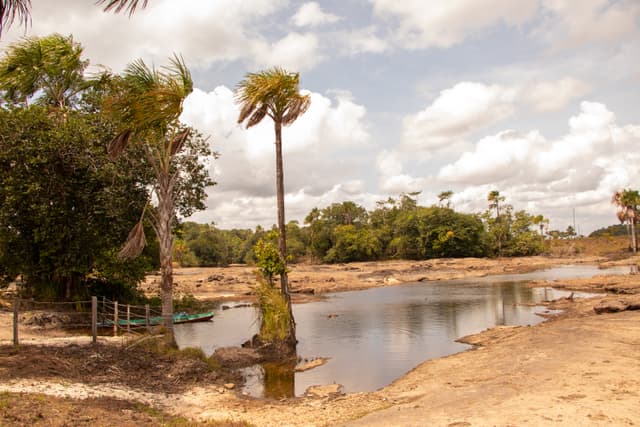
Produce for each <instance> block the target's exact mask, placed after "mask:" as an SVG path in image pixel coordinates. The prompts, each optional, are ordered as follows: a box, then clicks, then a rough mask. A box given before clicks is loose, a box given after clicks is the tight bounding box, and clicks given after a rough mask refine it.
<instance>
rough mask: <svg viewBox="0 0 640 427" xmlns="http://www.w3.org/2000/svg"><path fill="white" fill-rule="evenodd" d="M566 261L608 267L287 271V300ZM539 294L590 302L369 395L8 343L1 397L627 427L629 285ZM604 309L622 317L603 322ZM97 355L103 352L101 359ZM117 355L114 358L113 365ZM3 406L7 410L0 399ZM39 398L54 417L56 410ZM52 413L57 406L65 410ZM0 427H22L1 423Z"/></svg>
mask: <svg viewBox="0 0 640 427" xmlns="http://www.w3.org/2000/svg"><path fill="white" fill-rule="evenodd" d="M579 262H585V263H605V262H607V260H605V259H603V258H601V257H597V256H591V255H589V256H582V257H580V258H579V259H576V258H561V257H530V258H519V259H499V260H486V259H466V260H430V261H423V262H411V261H392V262H380V263H355V264H348V265H336V266H310V265H299V266H294V267H293V269H292V272H291V279H292V282H293V285H294V290H299V291H303V292H304V293H298V294H295V295H296V296H297V298H298V299H299V300H300V301H304V300H306V299H308V298H309V297H310V296H311V297H316V296H317V295H321V294H322V293H324V292H335V291H340V290H353V289H362V288H369V287H374V286H392V285H395V284H399V283H402V282H405V281H418V280H420V279H421V280H444V279H451V278H462V277H479V276H484V275H489V274H497V273H513V272H524V271H530V270H533V269H538V268H543V267H547V266H552V265H560V264H575V263H579ZM636 263H637V260H635V259H627V260H622V261H617V262H615V263H614V264H617V265H626V264H636ZM607 265H611V262H609V263H608V264H607ZM252 279H253V273H252V271H251V268H248V267H240V266H234V267H229V268H220V269H217V268H216V269H178V270H177V274H176V283H177V288H178V291H179V292H182V293H185V294H186V293H191V294H193V295H195V296H196V297H198V298H206V299H236V300H237V299H242V300H244V299H246V298H248V297H250V295H248V293H250V292H251V283H252ZM154 280H157V278H154V277H150V278H149V280H148V284H149V286H150V288H149V291H150V292H153V289H152V287H151V286H152V284H153V282H154ZM551 285H552V286H555V287H561V288H566V289H571V290H588V291H591V292H601V293H602V294H601V295H600V296H598V297H596V298H592V299H577V298H576V299H573V298H571V299H569V298H567V299H562V300H559V301H556V302H553V303H550V304H549V308H551V309H562V310H563V311H562V313H561V314H560V315H558V316H555V317H554V318H552V319H551V320H550V321H548V322H545V323H542V324H539V325H536V326H533V327H500V328H493V329H490V330H488V331H485V332H484V333H482V334H478V335H475V336H471V337H465V339H464V341H465V342H468V343H472V344H474V345H475V346H476V347H475V349H474V350H471V351H467V352H463V353H459V354H456V355H452V356H449V357H445V358H440V359H435V360H430V361H427V362H424V363H423V364H421V365H419V366H418V367H416V368H415V369H414V370H412V371H411V372H409V373H407V374H406V375H404V376H403V377H402V378H399V379H398V380H396V381H395V382H394V383H392V384H391V385H389V386H387V387H384V388H382V389H381V390H378V391H376V392H371V393H352V394H346V395H343V394H334V395H330V396H327V397H303V398H295V399H286V400H282V401H274V400H262V399H252V398H248V397H245V396H242V395H241V394H239V393H237V392H236V391H235V390H233V389H231V390H230V389H227V388H225V387H224V386H223V385H222V386H221V383H220V380H222V379H219V380H216V379H207V377H206V372H205V371H206V370H203V371H198V369H195V370H194V371H191V370H190V369H192V368H193V367H190V368H189V367H184V366H183V367H182V368H180V369H183V371H180V369H178V370H177V371H175V372H173V373H172V372H168V373H166V375H158V374H157V373H156V374H155V376H154V375H153V374H152V372H153V370H154V367H155V369H156V370H158V371H163V372H165V371H167V370H168V369H169V371H170V367H169V364H168V362H162V361H160V362H158V363H159V365H154V364H155V363H156V362H155V361H154V360H153V359H149V360H147V361H146V362H145V361H144V360H145V358H144V357H142V356H140V357H138V358H135V357H134V358H133V360H134V363H131V364H127V363H119V362H117V360H115V359H109V358H108V357H107V356H103V355H102V353H101V355H100V356H99V357H103V358H104V360H103V361H102V363H96V364H95V369H96V370H92V369H94V368H92V367H91V366H93V365H91V364H90V363H89V365H90V366H89V367H88V368H86V367H85V365H87V363H88V362H87V361H85V360H84V359H78V360H76V359H74V357H75V356H73V355H71V354H66V353H64V351H67V350H60V349H56V348H55V347H49V346H47V347H44V348H43V347H39V346H36V345H35V344H29V345H25V346H23V347H22V348H21V349H20V351H19V352H13V353H12V351H13V350H11V349H10V347H3V350H2V351H0V392H5V393H29V395H28V396H30V398H37V396H40V394H42V393H44V394H46V395H49V396H55V397H56V398H57V399H68V398H75V399H95V398H104V399H124V400H126V401H128V402H139V403H142V404H145V405H148V406H150V407H153V408H156V409H157V410H159V411H161V412H159V413H161V414H171V416H181V417H185V418H188V419H191V420H196V421H198V422H205V421H207V420H226V421H224V422H246V423H249V424H251V425H256V426H273V425H281V426H286V425H291V426H316V425H318V426H320V425H363V426H364V425H367V426H368V425H380V426H382V425H384V426H388V425H402V426H412V425H415V426H424V425H433V426H450V427H454V426H457V427H461V426H485V425H496V426H508V425H532V426H538V425H549V424H554V425H565V426H575V425H607V426H618V425H637V424H640V412H639V411H638V405H639V403H638V402H640V311H636V310H637V308H640V276H639V275H620V276H601V277H597V278H594V279H579V280H563V281H557V282H554V283H552V284H551ZM531 286H549V283H548V282H544V283H543V282H539V283H536V282H534V283H532V284H531ZM311 289H313V294H310V292H311ZM594 307H605V308H607V307H608V309H606V310H605V313H604V314H596V312H595V311H594ZM609 309H610V310H609ZM615 310H622V311H619V312H615V313H607V312H606V311H615ZM632 310H633V311H632ZM8 317H9V313H6V312H4V313H2V312H0V339H3V338H4V339H8V336H7V332H6V331H7V330H8V331H9V332H10V329H9V328H6V326H7V321H6V319H7V318H8ZM3 322H4V323H3ZM34 335H37V333H34ZM36 338H37V337H33V339H34V340H36ZM39 339H40V340H41V341H37V340H36V341H33V342H34V343H38V342H40V343H42V342H46V341H47V338H46V337H40V338H39ZM68 347H69V346H68V345H67V346H66V347H65V348H68ZM76 347H82V346H76ZM85 347H86V346H85ZM102 347H105V348H106V347H108V346H106V345H105V346H101V348H102ZM108 351H109V350H105V352H106V353H105V354H107V352H108ZM19 354H22V355H19ZM116 356H117V354H115V353H114V356H113V357H115V358H116V359H117V357H116ZM122 357H123V358H125V356H122ZM87 358H88V359H91V358H90V357H87ZM163 363H166V365H163ZM160 365H162V366H160ZM105 366H108V367H112V368H111V370H112V373H111V374H109V373H108V372H107V373H105V372H104V367H105ZM77 367H80V368H82V369H88V370H87V371H83V370H82V369H80V368H77ZM107 369H110V368H107ZM176 369H177V368H176ZM119 371H120V372H119ZM132 371H135V372H137V376H132V377H131V378H128V375H129V373H130V372H132ZM100 372H102V375H103V378H101V379H100ZM181 372H182V373H181ZM185 372H188V373H185ZM94 377H96V378H97V379H96V378H94ZM146 378H155V380H154V381H155V382H153V381H151V382H150V383H149V385H148V386H147V385H145V386H142V385H140V383H144V382H145V381H146ZM172 381H175V384H172ZM212 381H213V384H212V383H211V382H212ZM216 381H218V382H217V383H216ZM6 396H8V397H6ZM13 396H15V395H13V394H4V395H2V394H0V411H5V412H6V411H7V409H6V408H9V410H8V411H9V413H11V414H13V413H15V411H14V409H15V410H16V411H17V410H19V406H16V403H15V398H14V397H13ZM33 396H36V397H33ZM12 399H13V400H12ZM5 401H8V402H9V403H3V402H5ZM81 401H82V402H87V405H86V408H87V409H86V410H87V411H89V412H90V413H93V412H92V411H94V409H93V407H94V405H93V403H92V402H95V400H81ZM12 402H14V403H12ZM52 402H53V405H54V409H55V408H56V407H57V405H58V403H56V402H59V401H58V400H52ZM60 402H73V401H67V400H64V401H62V400H60ZM118 404H120V403H118ZM123 404H124V403H123ZM60 405H61V406H62V407H66V406H65V405H67V403H64V404H63V403H60ZM3 408H4V409H3ZM127 408H130V407H127ZM43 410H44V409H43ZM60 410H61V411H63V412H64V411H65V410H66V409H63V408H62V409H60ZM99 410H101V409H100V408H98V407H96V408H95V411H99ZM128 410H130V409H126V408H125V411H124V412H122V411H120V412H119V413H123V414H125V415H124V416H125V417H126V416H129V419H120V418H118V419H116V418H114V419H113V422H112V423H111V424H105V425H145V424H143V423H140V424H136V423H135V420H136V419H138V418H140V417H143V416H147V415H148V411H144V410H137V409H135V407H134V408H133V409H131V411H132V412H127V411H128ZM69 411H72V409H69ZM41 412H42V411H41ZM81 413H82V414H84V413H83V412H81ZM96 413H97V412H96ZM0 414H4V412H0ZM127 414H128V415H127ZM90 416H94V415H90ZM166 416H167V417H169V415H166ZM167 419H169V418H167ZM196 421H194V423H195V422H196ZM0 424H2V425H5V424H6V425H25V424H26V423H23V424H21V423H20V422H13V421H10V420H9V421H8V419H7V418H4V419H3V418H0ZM27 425H28V424H27ZM43 425H44V424H43ZM52 425H55V424H52ZM60 425H62V424H60ZM70 425H82V423H81V421H78V422H77V423H71V424H70ZM159 425H162V424H161V423H159ZM172 425H174V424H172ZM177 425H180V424H177ZM221 425H224V424H221Z"/></svg>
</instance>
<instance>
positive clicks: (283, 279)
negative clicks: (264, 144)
mask: <svg viewBox="0 0 640 427" xmlns="http://www.w3.org/2000/svg"><path fill="white" fill-rule="evenodd" d="M274 124H275V133H276V198H277V205H278V229H279V231H280V233H279V234H280V242H279V243H280V255H281V256H282V259H283V261H284V263H285V265H286V263H287V231H286V224H285V219H284V167H283V162H282V123H280V121H278V120H274ZM280 292H281V293H282V296H283V297H284V299H285V301H286V302H287V308H288V309H289V316H290V318H291V324H290V330H289V335H290V336H289V337H288V338H289V339H288V341H289V344H290V345H291V347H292V350H294V351H295V347H296V322H295V320H294V318H293V309H292V307H291V293H290V291H289V277H288V275H287V272H286V269H285V271H284V272H283V273H282V274H281V275H280Z"/></svg>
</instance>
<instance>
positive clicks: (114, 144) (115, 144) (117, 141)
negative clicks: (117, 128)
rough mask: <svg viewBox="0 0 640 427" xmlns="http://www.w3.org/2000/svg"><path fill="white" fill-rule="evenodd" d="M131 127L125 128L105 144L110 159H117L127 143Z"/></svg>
mask: <svg viewBox="0 0 640 427" xmlns="http://www.w3.org/2000/svg"><path fill="white" fill-rule="evenodd" d="M131 133H132V131H131V129H125V130H124V131H122V132H120V133H119V134H118V135H116V136H115V137H114V138H113V139H112V140H111V141H110V142H109V145H108V146H107V154H108V155H109V158H110V159H111V160H116V159H118V158H119V157H120V156H121V155H122V153H123V152H124V150H125V149H126V148H127V145H128V144H129V140H130V138H131Z"/></svg>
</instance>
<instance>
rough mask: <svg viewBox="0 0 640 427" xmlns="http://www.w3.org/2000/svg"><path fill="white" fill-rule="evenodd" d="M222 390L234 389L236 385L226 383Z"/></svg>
mask: <svg viewBox="0 0 640 427" xmlns="http://www.w3.org/2000/svg"><path fill="white" fill-rule="evenodd" d="M224 388H226V389H227V390H233V389H234V388H236V385H235V384H234V383H226V384H225V385H224Z"/></svg>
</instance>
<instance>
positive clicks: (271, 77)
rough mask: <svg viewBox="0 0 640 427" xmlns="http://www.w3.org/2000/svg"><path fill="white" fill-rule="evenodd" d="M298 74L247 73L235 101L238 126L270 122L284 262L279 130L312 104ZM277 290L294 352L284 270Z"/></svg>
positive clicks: (278, 69) (282, 70)
mask: <svg viewBox="0 0 640 427" xmlns="http://www.w3.org/2000/svg"><path fill="white" fill-rule="evenodd" d="M299 84H300V75H299V74H298V73H290V72H287V71H285V70H284V69H282V68H278V67H276V68H272V69H269V70H265V71H260V72H258V73H249V74H247V75H246V76H245V78H244V80H242V81H241V82H240V83H238V86H237V90H236V102H238V103H239V104H240V107H241V110H240V115H239V116H238V123H245V124H246V127H247V128H250V127H252V126H255V125H257V124H258V123H260V122H261V121H262V120H263V119H264V118H265V117H269V118H271V120H273V125H274V132H275V139H276V140H275V146H276V198H277V210H278V230H279V244H280V245H279V246H280V255H281V256H282V259H283V261H284V262H286V259H287V236H286V228H285V224H286V223H285V211H284V194H285V193H284V168H283V165H282V163H283V160H282V127H283V126H288V125H291V124H292V123H293V122H294V121H295V120H296V119H297V118H298V117H300V115H302V114H304V112H305V111H307V109H308V108H309V105H310V104H311V98H310V96H309V95H303V94H301V93H300V92H299ZM280 290H281V293H282V295H283V297H284V298H285V300H286V302H287V306H288V309H289V315H290V316H291V322H290V324H291V330H290V336H289V337H288V341H289V342H290V344H291V345H292V346H293V348H294V349H295V343H296V341H295V322H294V321H293V311H292V309H291V295H290V292H289V280H288V277H287V272H286V268H285V271H284V272H283V273H282V274H281V275H280Z"/></svg>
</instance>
